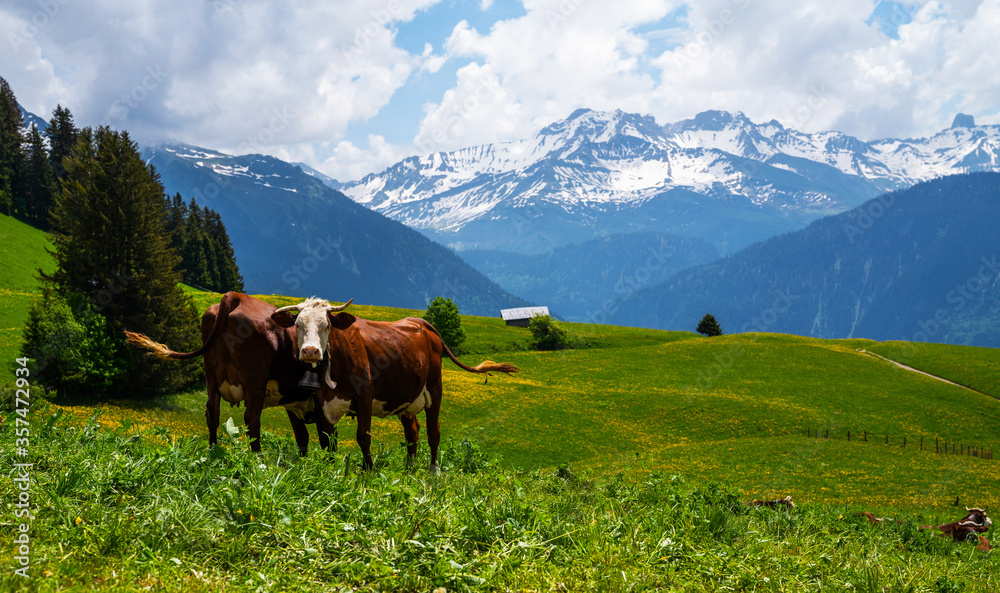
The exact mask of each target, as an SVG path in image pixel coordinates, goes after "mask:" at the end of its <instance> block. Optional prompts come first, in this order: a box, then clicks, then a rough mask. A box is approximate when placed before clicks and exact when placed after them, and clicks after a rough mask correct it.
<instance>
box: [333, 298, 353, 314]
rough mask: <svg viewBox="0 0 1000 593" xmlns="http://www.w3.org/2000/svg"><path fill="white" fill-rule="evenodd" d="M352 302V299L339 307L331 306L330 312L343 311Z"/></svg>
mask: <svg viewBox="0 0 1000 593" xmlns="http://www.w3.org/2000/svg"><path fill="white" fill-rule="evenodd" d="M353 302H354V299H351V300H349V301H347V302H346V303H344V304H343V305H340V306H339V307H334V306H332V305H331V306H330V311H331V312H332V311H343V310H344V309H346V308H347V305H350V304H351V303H353Z"/></svg>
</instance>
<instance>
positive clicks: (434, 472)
mask: <svg viewBox="0 0 1000 593" xmlns="http://www.w3.org/2000/svg"><path fill="white" fill-rule="evenodd" d="M430 473H431V475H432V476H440V475H441V468H440V467H438V466H436V465H434V464H433V463H432V464H431V467H430Z"/></svg>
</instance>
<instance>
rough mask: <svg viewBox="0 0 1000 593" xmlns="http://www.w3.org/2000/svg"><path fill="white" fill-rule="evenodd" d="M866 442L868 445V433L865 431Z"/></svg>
mask: <svg viewBox="0 0 1000 593" xmlns="http://www.w3.org/2000/svg"><path fill="white" fill-rule="evenodd" d="M865 442H866V443H867V442H868V431H867V430H866V431H865Z"/></svg>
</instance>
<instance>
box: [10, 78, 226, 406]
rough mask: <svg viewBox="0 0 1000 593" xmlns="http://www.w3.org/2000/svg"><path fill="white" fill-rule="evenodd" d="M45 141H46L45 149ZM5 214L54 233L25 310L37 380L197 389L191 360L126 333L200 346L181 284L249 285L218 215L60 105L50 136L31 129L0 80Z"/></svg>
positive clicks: (62, 385)
mask: <svg viewBox="0 0 1000 593" xmlns="http://www.w3.org/2000/svg"><path fill="white" fill-rule="evenodd" d="M46 140H47V142H46ZM0 214H7V215H11V216H14V217H16V218H19V219H21V220H23V221H25V222H27V223H29V224H31V225H33V226H36V227H38V228H41V229H43V230H46V231H48V232H49V235H50V238H51V240H52V244H53V250H52V251H51V252H50V253H51V254H52V257H53V259H54V260H55V264H56V265H55V271H53V272H51V273H44V272H43V271H41V270H39V271H38V272H39V274H40V278H41V280H42V292H43V294H42V298H40V299H37V300H36V301H35V303H34V304H33V305H32V308H31V311H30V312H29V317H28V322H27V324H26V325H25V329H24V336H23V337H24V341H23V343H22V346H21V353H22V355H23V356H25V357H27V358H29V359H31V361H32V362H31V365H32V366H33V371H32V377H35V378H36V380H37V381H38V382H39V384H40V385H42V386H44V387H46V388H49V389H53V390H55V391H56V392H57V393H59V394H63V395H71V394H81V395H88V396H92V397H98V398H101V397H143V396H149V395H154V394H158V393H162V392H164V391H167V392H169V391H172V390H176V389H179V388H181V387H184V386H188V385H192V384H193V383H194V382H197V381H198V380H199V378H200V376H201V372H200V369H199V368H198V364H197V362H195V361H188V362H184V363H180V364H178V363H172V364H171V363H163V362H162V361H159V360H157V359H155V358H153V357H151V356H148V355H147V354H146V353H142V352H138V351H136V350H135V349H134V348H130V347H128V346H127V345H126V344H125V341H124V333H123V330H125V329H128V330H131V331H136V332H139V333H143V334H146V335H147V336H149V337H150V338H151V339H153V340H155V341H158V342H163V343H167V344H170V345H171V346H173V347H176V348H178V349H180V350H193V349H195V348H196V347H197V346H198V345H199V343H200V340H199V335H198V334H199V332H198V328H199V323H198V314H197V311H196V310H195V308H194V305H193V304H192V302H191V299H190V298H189V297H188V296H187V295H185V293H184V291H183V290H182V288H181V286H180V282H181V281H182V272H183V280H184V281H186V282H188V283H190V284H194V285H196V286H199V287H203V288H208V289H212V290H216V291H219V292H224V291H228V290H240V291H242V290H243V278H242V277H241V276H240V273H239V269H238V268H237V266H236V257H235V253H234V252H233V246H232V244H231V242H230V240H229V236H228V233H227V232H226V228H225V225H223V223H222V219H221V218H220V217H219V214H218V213H217V212H214V211H213V210H210V209H208V208H204V207H201V206H199V205H198V204H197V203H196V202H195V201H194V200H192V201H191V203H190V204H184V202H183V200H182V199H181V196H180V195H177V196H175V197H174V198H173V199H170V198H168V197H167V196H166V195H165V194H164V190H163V184H162V183H161V182H160V177H159V175H158V174H157V172H156V170H155V169H154V168H153V167H152V166H150V165H148V164H147V163H146V162H145V161H143V159H142V155H141V154H140V153H139V150H138V146H137V145H136V143H135V142H133V141H132V140H131V138H129V135H128V133H127V132H124V131H121V132H119V131H115V130H111V129H110V128H108V127H105V126H102V127H99V128H96V129H93V128H84V129H77V128H76V126H75V125H74V124H73V117H72V114H70V112H69V110H68V109H65V108H63V107H62V106H59V107H56V109H55V111H54V112H53V117H52V120H51V121H50V122H49V125H48V128H47V129H46V130H45V132H44V138H43V133H42V132H39V130H38V129H37V128H36V127H34V126H32V127H31V129H30V130H27V129H25V128H24V117H23V115H22V112H21V110H20V106H19V105H18V102H17V99H16V98H15V97H14V93H13V91H12V90H11V88H10V85H9V84H8V83H7V81H5V80H4V79H3V78H0Z"/></svg>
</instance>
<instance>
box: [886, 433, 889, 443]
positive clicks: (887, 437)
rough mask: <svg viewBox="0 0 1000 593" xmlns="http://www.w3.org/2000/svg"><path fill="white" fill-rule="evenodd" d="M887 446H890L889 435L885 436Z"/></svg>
mask: <svg viewBox="0 0 1000 593" xmlns="http://www.w3.org/2000/svg"><path fill="white" fill-rule="evenodd" d="M885 444H886V445H888V444H889V435H885Z"/></svg>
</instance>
